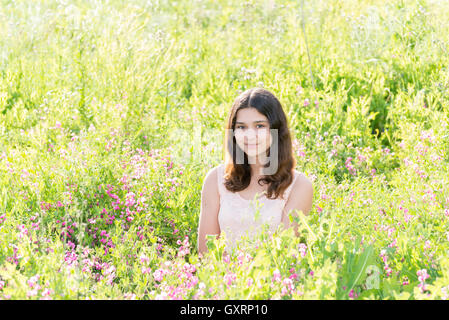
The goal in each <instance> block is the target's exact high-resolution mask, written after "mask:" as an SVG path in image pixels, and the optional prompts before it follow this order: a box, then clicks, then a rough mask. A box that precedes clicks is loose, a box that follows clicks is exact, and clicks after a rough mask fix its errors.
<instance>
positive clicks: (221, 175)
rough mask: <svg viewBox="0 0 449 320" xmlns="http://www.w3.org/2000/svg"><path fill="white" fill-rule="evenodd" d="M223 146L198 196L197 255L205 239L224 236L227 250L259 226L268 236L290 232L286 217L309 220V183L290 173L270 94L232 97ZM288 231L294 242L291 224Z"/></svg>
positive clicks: (284, 133) (288, 144)
mask: <svg viewBox="0 0 449 320" xmlns="http://www.w3.org/2000/svg"><path fill="white" fill-rule="evenodd" d="M225 143H226V146H227V149H226V151H227V152H226V159H225V163H222V164H220V165H219V166H217V167H215V168H213V169H211V170H210V171H209V172H208V173H207V175H206V178H205V180H204V183H203V188H202V191H201V213H200V220H199V228H198V252H199V253H200V254H203V253H204V252H205V251H207V247H206V235H215V236H217V237H219V236H220V234H221V233H222V232H225V234H226V236H225V239H226V241H227V244H226V248H227V249H231V248H233V247H234V246H235V244H236V241H237V240H239V239H240V238H241V237H242V236H243V235H245V234H247V233H248V234H249V235H252V234H255V233H257V232H258V231H260V230H261V228H262V225H264V224H268V226H269V230H270V232H274V231H275V230H276V229H277V227H278V226H279V225H280V224H281V223H282V225H283V226H284V227H285V228H288V227H290V220H289V214H290V213H292V215H293V216H294V215H296V213H295V211H296V210H300V211H302V212H303V213H304V214H308V212H309V211H310V209H311V207H312V201H313V186H312V183H311V182H310V180H309V179H308V178H307V177H306V176H305V175H304V174H302V173H300V172H298V171H296V170H295V166H296V160H295V158H294V156H293V152H292V141H291V137H290V132H289V129H288V125H287V119H286V116H285V113H284V110H283V109H282V106H281V104H280V102H279V100H278V99H277V98H276V97H275V96H274V95H273V94H272V93H271V92H269V91H268V90H265V89H262V88H253V89H249V90H247V91H245V92H243V93H242V94H241V95H240V96H238V97H237V99H236V100H235V101H234V103H233V105H232V108H231V111H230V113H229V117H228V121H227V125H226V134H225ZM256 208H258V210H259V213H258V214H256ZM292 225H293V227H294V230H295V234H296V235H297V236H298V231H297V225H296V223H293V224H292Z"/></svg>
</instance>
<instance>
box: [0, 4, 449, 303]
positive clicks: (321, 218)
mask: <svg viewBox="0 0 449 320" xmlns="http://www.w3.org/2000/svg"><path fill="white" fill-rule="evenodd" d="M448 14H449V5H448V4H447V3H446V2H445V1H430V0H429V1H405V0H404V1H395V2H393V3H392V2H390V1H380V0H379V1H376V0H372V1H363V2H360V1H349V0H348V1H304V3H303V11H301V1H278V2H276V3H275V2H274V1H247V2H241V1H176V2H173V1H151V2H148V1H138V0H134V1H118V0H115V1H96V2H90V1H71V2H67V3H65V2H61V1H32V2H30V1H5V0H0V299H22V298H25V299H27V298H29V299H40V298H52V299H88V298H107V299H123V298H136V299H155V298H168V299H171V298H180V299H217V298H219V299H248V298H249V299H351V298H358V299H363V298H367V299H441V298H443V299H446V298H447V297H448V294H449V293H448V290H449V274H448V263H449V260H448V259H447V252H449V251H448V250H449V245H448V239H449V233H448V231H447V230H448V227H449V221H448V220H449V217H448V215H449V192H448V187H447V186H448V185H449V181H448V180H449V179H448V177H449V169H448V168H449V166H448V163H449V142H448V141H449V139H448V137H449V135H448V134H449V128H448V124H449V117H448V114H449V91H448V86H449V73H448V59H449V58H448V57H449V56H448V54H447V53H448V50H449V36H448V34H447V32H446V31H447V29H448V22H447V16H448ZM302 18H304V21H302V20H301V19H302ZM302 22H304V26H305V31H306V35H307V41H308V43H307V44H308V48H309V54H310V62H311V63H309V58H308V52H307V49H306V42H305V37H304V33H303V29H302ZM310 70H312V71H313V75H311V73H310ZM312 76H313V78H312ZM312 79H313V82H312ZM256 86H263V87H265V88H266V89H268V90H270V91H271V92H273V93H274V94H275V95H276V96H277V97H278V98H279V99H280V101H281V103H282V105H283V107H284V110H285V112H286V113H287V115H288V120H289V125H290V128H291V132H292V135H293V137H294V139H295V148H296V152H297V153H296V157H297V162H298V166H297V170H299V171H302V172H304V173H305V174H306V175H307V176H308V177H309V178H310V179H311V180H313V184H314V205H313V208H312V211H311V212H310V214H309V215H308V216H306V217H301V218H300V226H301V237H299V238H295V237H294V236H293V233H291V230H290V231H286V232H284V233H279V234H276V235H275V236H274V237H273V238H272V239H271V238H270V239H267V238H265V236H264V235H263V234H261V239H260V240H261V242H260V245H259V247H258V248H257V249H255V248H246V249H242V250H241V251H240V252H234V254H233V255H232V256H231V258H230V261H223V259H222V258H221V255H220V252H221V250H223V247H222V246H223V243H220V242H215V243H213V242H211V243H209V245H210V246H211V254H209V255H207V256H205V257H204V258H203V259H201V260H200V259H199V258H198V253H197V248H196V243H197V228H198V218H199V211H200V196H201V187H202V183H203V179H204V177H205V175H206V173H207V172H208V171H209V170H210V168H212V167H213V166H216V165H218V164H219V163H221V162H222V161H223V150H222V142H223V134H224V125H225V121H226V119H227V118H226V117H227V115H228V112H229V109H230V107H231V104H232V102H233V100H234V99H235V97H236V96H237V95H238V94H239V93H240V92H241V91H243V90H246V89H249V88H252V87H256ZM306 99H307V100H308V101H309V102H310V104H309V105H305V101H306ZM315 101H316V102H317V104H316V105H317V107H316V106H315ZM306 104H307V103H306ZM301 150H303V151H304V153H305V155H302V154H301V153H300V152H299V151H301ZM349 158H351V159H349ZM374 170H375V171H374ZM133 199H134V200H133ZM117 200H119V202H117ZM114 207H115V208H116V209H114ZM112 216H114V218H112ZM186 236H188V242H186V243H183V242H182V241H183V240H184V239H185V237H186ZM300 244H302V245H301V246H300ZM188 245H190V248H189V250H187V247H188ZM304 246H305V247H304ZM301 248H302V249H301ZM304 248H307V250H306V251H301V250H304ZM300 249H301V250H300ZM301 252H302V253H303V254H301ZM382 257H384V258H382ZM168 263H169V264H168ZM292 268H293V269H292ZM422 269H426V272H427V274H428V275H429V278H428V279H426V280H425V284H426V285H425V286H424V287H423V286H422V285H420V283H421V282H422V280H423V279H421V281H420V279H418V274H417V273H418V271H419V270H422ZM276 270H277V271H276ZM290 270H291V271H290ZM278 271H279V278H278V277H277V274H278ZM274 275H276V276H275V277H274ZM273 277H274V278H273ZM289 277H291V279H290V280H288V279H289ZM180 279H181V280H180ZM277 279H281V280H280V281H279V282H278V281H277ZM286 279H287V280H286ZM351 290H353V291H351Z"/></svg>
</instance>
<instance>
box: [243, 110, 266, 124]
mask: <svg viewBox="0 0 449 320" xmlns="http://www.w3.org/2000/svg"><path fill="white" fill-rule="evenodd" d="M236 121H237V122H255V121H268V119H267V117H266V116H264V115H263V114H262V113H260V112H259V111H257V109H255V108H245V109H240V110H239V111H237V117H236Z"/></svg>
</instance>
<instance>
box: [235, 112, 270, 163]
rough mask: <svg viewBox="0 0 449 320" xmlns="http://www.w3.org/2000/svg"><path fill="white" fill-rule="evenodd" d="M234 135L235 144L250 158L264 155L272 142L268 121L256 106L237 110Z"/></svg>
mask: <svg viewBox="0 0 449 320" xmlns="http://www.w3.org/2000/svg"><path fill="white" fill-rule="evenodd" d="M234 135H235V140H236V142H237V145H238V146H239V147H240V149H242V150H243V151H244V152H245V153H246V154H247V155H248V157H250V158H255V157H259V156H265V154H266V151H267V149H268V148H269V147H270V146H271V142H272V137H271V134H270V123H269V121H268V119H267V117H265V116H264V115H263V114H261V113H260V112H259V111H257V109H256V108H245V109H240V110H239V111H238V112H237V117H236V122H235V129H234Z"/></svg>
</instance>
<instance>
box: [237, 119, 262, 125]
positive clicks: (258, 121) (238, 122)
mask: <svg viewBox="0 0 449 320" xmlns="http://www.w3.org/2000/svg"><path fill="white" fill-rule="evenodd" d="M260 122H268V121H266V120H256V121H253V123H260ZM235 123H236V124H245V122H240V121H236V122H235Z"/></svg>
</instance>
